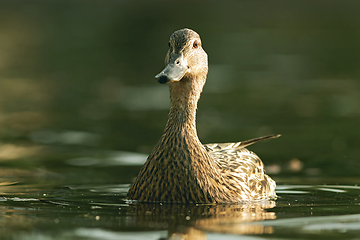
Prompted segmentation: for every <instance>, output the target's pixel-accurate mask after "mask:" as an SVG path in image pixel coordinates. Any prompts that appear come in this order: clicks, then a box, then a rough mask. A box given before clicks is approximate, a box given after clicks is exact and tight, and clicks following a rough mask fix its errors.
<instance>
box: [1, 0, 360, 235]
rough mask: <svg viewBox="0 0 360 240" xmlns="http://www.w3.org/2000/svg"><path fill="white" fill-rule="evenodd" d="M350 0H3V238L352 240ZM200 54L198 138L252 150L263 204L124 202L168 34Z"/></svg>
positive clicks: (354, 31)
mask: <svg viewBox="0 0 360 240" xmlns="http://www.w3.org/2000/svg"><path fill="white" fill-rule="evenodd" d="M359 9H360V5H359V3H358V2H356V1H347V2H344V1H340V0H332V1H326V2H322V1H316V2H312V3H308V2H305V1H291V2H284V1H280V0H279V1H278V0H275V1H272V2H271V3H270V2H269V1H262V0H254V1H251V2H249V1H227V0H226V1H221V2H220V1H219V2H216V1H211V2H208V3H207V4H206V7H204V3H202V2H201V1H198V2H197V1H183V2H182V4H179V3H178V2H169V3H165V2H164V1H158V0H153V1H117V0H108V1H86V2H84V1H77V0H75V1H74V0H71V1H70V0H62V1H51V2H46V1H28V2H26V3H25V2H20V1H0V239H16V240H17V239H26V240H28V239H40V240H41V239H166V238H171V239H181V238H183V239H185V238H186V237H187V239H205V238H207V239H229V240H230V239H239V238H240V239H264V238H273V239H311V238H316V239H320V238H324V239H325V238H326V239H359V237H358V236H359V229H360V225H359V222H360V221H359V218H360V217H359V216H360V215H359V200H358V199H359V197H360V196H359V195H360V191H359V187H358V184H359V182H360V181H359V180H360V177H359V176H360V174H359V168H360V159H359V156H360V148H359V144H360V138H359V136H360V131H359V120H360V107H359V102H360V101H359V100H360V81H359V79H360V71H359V62H360V58H359V56H360V46H359V39H360V31H359V29H360V28H359V26H358V23H359V22H360V13H359ZM183 27H189V28H193V29H194V30H196V31H198V32H199V33H200V35H201V37H202V45H203V47H204V49H205V50H206V51H207V53H208V56H209V63H210V66H209V75H208V81H207V84H206V85H205V88H204V92H203V93H202V97H201V99H200V102H199V109H198V115H197V128H198V133H199V137H200V139H201V140H202V142H203V143H211V142H230V141H240V140H247V139H250V138H254V137H259V136H263V135H268V134H278V133H280V134H282V137H281V138H279V139H274V140H271V141H266V142H263V143H259V144H255V145H254V146H251V147H250V150H252V151H254V152H256V153H257V154H258V155H259V156H260V157H261V158H262V159H263V161H264V163H265V165H266V170H267V173H268V174H269V175H270V176H271V177H272V178H274V179H275V180H276V182H277V184H278V189H277V193H278V195H279V198H278V199H277V200H276V201H272V202H259V203H244V204H235V205H233V204H227V205H167V204H164V205H160V204H149V205H143V204H131V203H129V202H127V201H126V200H125V194H126V191H127V189H128V188H129V185H130V184H131V183H132V182H133V180H134V177H135V176H136V175H137V173H138V171H139V169H140V167H141V165H142V163H143V162H144V160H145V159H146V156H147V154H148V153H149V152H150V151H151V149H152V148H153V147H154V145H155V144H156V143H157V141H158V139H159V137H160V136H161V133H162V131H163V129H164V126H165V123H166V120H167V114H168V107H169V95H168V88H167V86H163V85H159V84H157V82H156V80H155V79H154V76H155V75H156V74H157V73H159V71H161V70H162V69H163V67H164V66H163V61H164V56H165V52H166V51H167V42H168V38H169V36H170V34H171V33H172V32H173V31H175V30H177V29H180V28H183Z"/></svg>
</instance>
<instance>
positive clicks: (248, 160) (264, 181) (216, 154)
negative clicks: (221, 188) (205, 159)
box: [204, 135, 280, 199]
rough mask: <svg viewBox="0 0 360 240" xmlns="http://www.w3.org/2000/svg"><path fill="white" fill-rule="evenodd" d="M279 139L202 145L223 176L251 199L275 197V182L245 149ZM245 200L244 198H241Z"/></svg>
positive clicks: (257, 160) (255, 157)
mask: <svg viewBox="0 0 360 240" xmlns="http://www.w3.org/2000/svg"><path fill="white" fill-rule="evenodd" d="M277 137H280V135H270V136H265V137H260V138H255V139H251V140H247V141H242V142H236V143H220V144H219V143H213V144H206V145H204V147H205V149H206V150H207V152H208V153H209V155H210V156H211V157H212V159H213V160H214V162H215V163H216V165H217V166H218V168H219V171H220V172H221V173H222V174H223V176H224V177H225V178H226V179H228V181H229V182H231V183H232V184H231V185H233V186H235V185H237V186H239V187H241V189H242V191H243V192H244V196H249V195H251V196H252V197H253V199H258V198H264V197H265V198H266V197H269V196H276V194H275V182H274V181H273V180H272V179H271V178H270V177H268V176H267V175H266V174H265V170H264V164H263V163H262V161H261V159H260V158H259V157H258V156H257V155H256V154H255V153H253V152H252V151H249V150H247V149H246V148H245V147H246V146H249V145H251V144H254V143H256V142H259V141H262V140H266V139H272V138H277ZM243 198H244V199H245V197H243Z"/></svg>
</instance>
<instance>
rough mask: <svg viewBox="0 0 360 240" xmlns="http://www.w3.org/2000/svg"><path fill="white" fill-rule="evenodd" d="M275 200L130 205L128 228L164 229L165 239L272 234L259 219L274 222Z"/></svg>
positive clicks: (271, 230) (270, 228)
mask: <svg viewBox="0 0 360 240" xmlns="http://www.w3.org/2000/svg"><path fill="white" fill-rule="evenodd" d="M273 207H275V201H273V200H266V201H253V202H249V201H247V202H244V203H239V204H186V205H185V204H163V205H160V204H146V203H138V204H130V208H129V211H128V217H127V225H128V226H131V227H135V228H138V229H141V230H149V231H150V230H167V231H168V236H167V238H165V239H172V240H175V239H207V236H206V233H205V232H213V233H229V234H271V233H272V232H273V228H272V226H264V225H262V224H261V222H258V221H262V220H268V219H275V218H276V215H275V213H274V212H272V211H269V209H271V208H273Z"/></svg>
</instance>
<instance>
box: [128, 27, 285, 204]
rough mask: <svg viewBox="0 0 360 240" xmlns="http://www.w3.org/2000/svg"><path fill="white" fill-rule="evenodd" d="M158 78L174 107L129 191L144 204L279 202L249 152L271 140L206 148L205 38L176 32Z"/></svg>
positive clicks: (191, 33)
mask: <svg viewBox="0 0 360 240" xmlns="http://www.w3.org/2000/svg"><path fill="white" fill-rule="evenodd" d="M165 64H166V67H165V69H164V70H163V71H162V72H160V73H159V74H158V75H156V78H157V79H158V81H159V83H162V84H165V83H168V84H169V87H170V99H171V107H170V113H169V119H168V122H167V124H166V127H165V130H164V133H163V135H162V137H161V139H160V141H159V143H158V144H157V145H156V147H155V148H154V150H153V151H152V152H151V153H150V155H149V157H148V158H147V160H146V162H145V164H144V166H143V167H142V169H141V170H140V173H139V175H138V176H137V178H136V180H135V182H134V184H133V185H132V186H131V188H130V189H129V191H128V195H127V197H128V199H131V200H137V201H139V202H171V203H227V202H239V201H242V200H256V199H267V198H272V197H275V196H276V194H275V186H276V184H275V182H274V180H272V179H271V178H270V177H269V176H268V175H266V174H265V172H264V165H263V163H262V162H261V160H260V158H259V157H258V156H257V155H256V154H255V153H253V152H251V151H249V150H247V149H246V148H245V147H246V146H248V145H250V144H253V143H255V142H258V141H260V140H264V139H269V138H275V137H278V136H279V135H271V136H267V137H261V138H257V139H252V140H248V141H243V142H237V143H226V144H207V145H203V144H201V142H200V140H199V138H198V136H197V131H196V124H195V117H196V109H197V103H198V100H199V98H200V93H201V92H202V89H203V87H204V84H205V81H206V75H207V72H208V61H207V54H206V52H205V51H204V49H203V48H202V47H201V40H200V36H199V35H198V34H197V33H196V32H194V31H193V30H190V29H181V30H178V31H176V32H174V33H173V34H172V35H171V37H170V41H169V50H168V52H167V54H166V57H165Z"/></svg>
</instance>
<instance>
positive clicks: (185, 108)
mask: <svg viewBox="0 0 360 240" xmlns="http://www.w3.org/2000/svg"><path fill="white" fill-rule="evenodd" d="M204 82H205V79H203V78H200V79H189V78H184V79H182V80H181V81H179V82H173V83H171V85H170V99H171V107H170V113H169V120H168V122H167V125H166V128H165V135H170V136H174V133H175V134H179V135H180V136H179V137H181V138H182V137H185V138H187V137H191V138H192V140H198V136H197V131H196V109H197V103H198V101H199V98H200V94H201V92H202V86H203V84H202V83H204Z"/></svg>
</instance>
